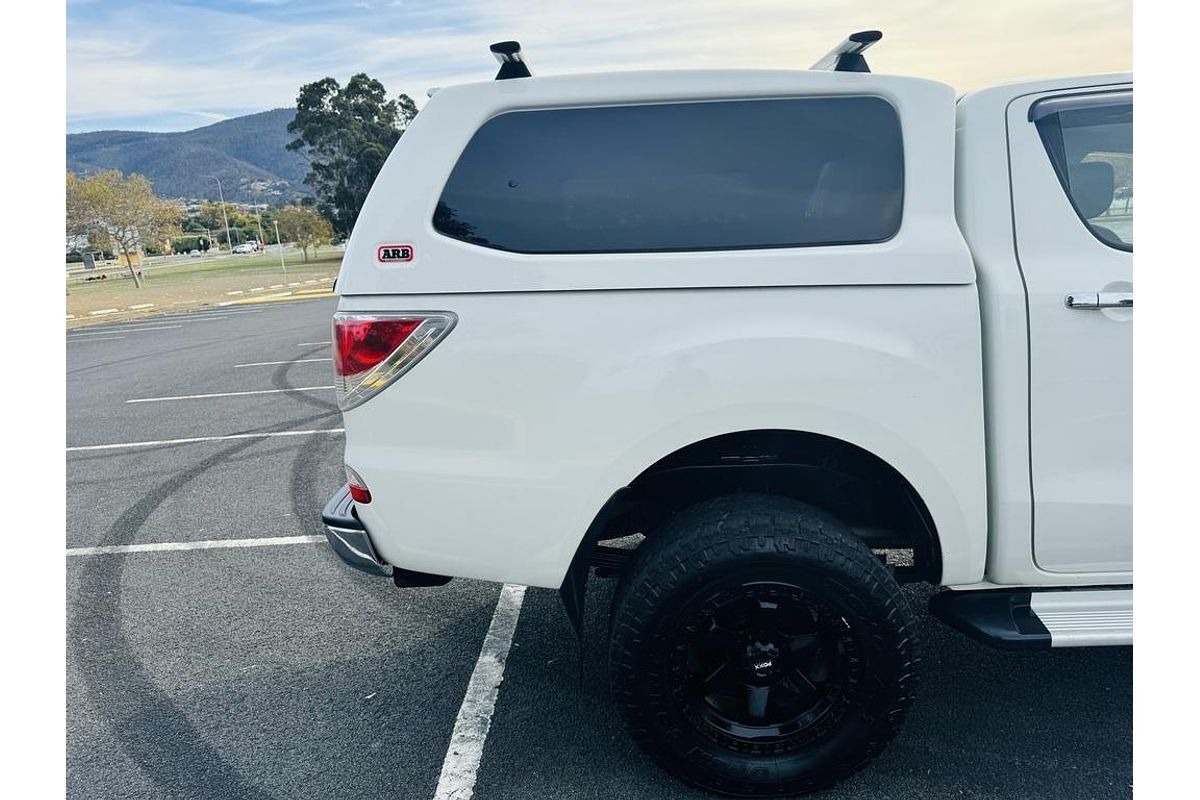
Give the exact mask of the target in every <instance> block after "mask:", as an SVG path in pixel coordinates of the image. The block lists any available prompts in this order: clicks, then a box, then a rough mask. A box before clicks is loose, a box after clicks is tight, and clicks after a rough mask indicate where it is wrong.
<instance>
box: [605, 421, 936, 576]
mask: <svg viewBox="0 0 1200 800" xmlns="http://www.w3.org/2000/svg"><path fill="white" fill-rule="evenodd" d="M739 492H765V493H769V494H779V495H782V496H786V497H791V498H794V499H797V500H802V501H804V502H806V503H809V504H811V505H814V506H816V507H818V508H822V509H824V510H826V511H828V512H830V513H832V514H833V515H834V516H837V517H838V518H839V519H840V520H842V521H843V522H845V523H846V524H847V525H849V526H850V527H851V528H852V529H853V530H854V531H855V533H856V534H858V535H859V536H860V537H861V538H862V539H864V541H865V542H866V543H867V544H868V545H869V546H871V547H872V548H875V549H904V550H911V551H912V555H913V562H914V563H913V565H912V567H910V568H907V569H905V570H904V575H905V577H906V578H908V579H912V580H920V581H928V582H931V583H937V582H938V581H939V580H940V578H941V573H942V547H941V539H940V537H939V534H938V530H937V525H936V523H935V521H934V517H933V515H932V514H931V513H930V509H929V506H928V505H927V503H926V501H925V499H924V498H923V497H922V496H921V494H920V493H919V492H918V491H917V489H916V488H915V487H914V486H913V484H912V482H910V481H909V480H908V479H907V478H906V477H905V476H904V475H903V474H902V473H901V472H900V470H898V469H897V468H896V467H894V466H893V465H892V464H891V463H889V462H888V461H886V460H885V459H883V458H881V457H880V456H878V455H876V454H875V453H873V452H871V451H870V450H867V449H865V448H863V447H861V446H859V445H857V444H854V443H851V442H848V441H846V440H844V439H840V438H837V437H834V436H829V435H826V434H821V433H815V432H810V431H799V430H791V429H780V428H763V429H753V430H742V431H735V432H730V433H724V434H719V435H714V436H710V437H708V438H705V439H701V440H699V441H695V442H692V443H690V444H687V445H684V446H682V447H679V448H678V449H676V450H674V451H673V452H671V453H668V454H667V455H665V456H662V457H661V458H659V459H657V460H656V461H655V462H654V463H652V464H651V465H650V466H648V467H646V468H645V469H643V470H642V471H641V472H640V473H639V474H638V475H637V476H636V477H635V478H634V479H633V480H632V481H630V482H629V484H628V485H627V486H626V487H623V488H622V489H621V490H620V491H619V492H618V493H617V494H614V495H613V497H612V498H611V499H610V501H609V502H608V503H606V504H605V506H604V508H603V509H602V510H601V512H600V513H599V514H597V516H596V517H595V519H594V520H593V522H592V524H591V525H590V526H589V529H588V535H587V536H585V538H584V542H583V543H582V544H581V549H583V550H586V551H587V552H588V553H591V552H592V549H593V545H594V544H595V543H596V542H599V541H603V540H611V539H616V538H620V537H623V536H627V535H630V534H636V533H641V534H644V535H653V532H654V530H656V529H657V528H658V527H660V526H661V525H662V524H663V523H664V522H665V521H666V520H667V519H669V518H670V517H671V516H672V515H673V514H675V513H677V512H678V511H680V510H682V509H684V508H687V507H688V506H691V505H694V504H695V503H697V502H700V501H701V500H704V499H707V498H710V497H715V496H719V495H724V494H736V493H739ZM589 540H590V541H589Z"/></svg>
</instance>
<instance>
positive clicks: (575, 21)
mask: <svg viewBox="0 0 1200 800" xmlns="http://www.w3.org/2000/svg"><path fill="white" fill-rule="evenodd" d="M1130 14H1131V11H1130V2H1129V0H1057V2H1045V1H1044V0H1009V1H1008V2H1006V3H1004V4H993V3H986V4H985V3H946V2H932V1H930V0H891V2H885V0H859V2H857V3H855V4H847V3H844V2H833V0H740V2H737V3H732V2H729V1H728V0H688V1H686V2H685V1H684V0H659V2H646V1H645V0H641V1H640V2H637V1H634V0H591V2H587V3H565V2H550V1H549V0H523V2H521V3H497V2H494V0H486V1H485V0H470V1H469V2H457V3H453V2H439V1H438V0H359V1H358V2H354V1H353V0H346V2H343V3H340V4H338V3H329V2H316V1H315V0H292V2H286V3H283V2H279V1H278V0H223V1H222V0H205V2H190V1H189V2H183V1H177V2H173V3H166V2H148V1H147V0H107V2H105V3H78V2H74V3H71V4H69V5H68V11H67V115H68V126H69V128H71V129H73V130H76V129H80V127H81V126H86V125H87V124H89V122H88V121H91V122H93V123H94V122H96V121H99V120H105V119H114V118H135V117H136V118H146V119H153V118H154V117H155V116H156V115H159V116H160V117H162V118H163V119H166V118H168V117H170V118H172V119H174V120H176V124H186V123H185V122H184V120H186V119H187V117H186V116H185V115H187V114H200V115H210V116H214V115H232V113H235V112H237V113H240V112H241V111H242V110H245V109H252V110H257V109H267V108H274V107H279V106H283V105H290V104H291V103H293V102H294V100H295V96H296V92H297V89H298V88H299V87H300V85H301V84H303V83H307V82H309V81H313V80H317V79H319V78H322V77H325V76H327V75H329V76H333V77H335V78H338V79H339V80H343V81H344V80H345V79H346V78H347V77H349V76H350V75H351V74H353V73H355V72H360V71H365V72H368V73H369V74H371V75H372V76H374V77H377V78H379V79H380V80H382V81H383V82H384V85H386V86H387V87H388V89H389V90H390V91H391V92H393V93H394V92H401V91H403V92H407V93H409V94H411V95H412V96H413V97H415V98H418V99H419V100H420V99H422V98H423V97H424V91H425V89H426V88H428V87H430V86H445V85H450V84H453V83H458V82H463V81H469V80H487V79H490V78H491V77H492V75H493V74H494V72H495V66H494V61H493V60H492V59H491V57H490V56H489V54H488V53H487V50H486V45H487V44H488V43H490V42H493V41H498V40H501V39H510V38H515V39H519V40H520V41H521V42H522V44H523V45H524V47H525V51H526V54H527V57H528V59H529V61H530V64H531V66H532V68H533V70H534V73H535V74H539V73H540V74H546V73H566V72H580V71H588V72H591V71H597V70H606V69H642V68H667V67H670V68H716V67H736V68H746V67H764V68H800V69H802V68H805V67H807V66H808V65H809V64H811V63H812V62H813V61H814V60H815V59H816V58H817V57H818V56H820V55H821V54H822V53H824V52H825V51H826V50H828V49H829V47H830V46H831V45H832V44H833V43H834V42H836V41H838V40H839V39H840V38H841V37H843V36H844V35H845V34H846V33H848V32H850V31H852V30H860V29H864V28H875V27H878V28H880V29H882V30H883V31H884V32H885V39H884V41H883V43H881V44H880V45H878V46H876V48H875V49H874V50H873V51H872V58H871V63H872V65H873V67H874V68H875V69H876V70H877V71H880V72H894V73H901V74H912V75H921V76H925V77H931V78H935V79H938V80H943V81H946V82H948V83H951V84H953V85H954V86H956V88H958V89H960V90H965V89H971V88H976V87H978V86H982V85H986V84H990V83H997V82H1001V81H1006V80H1014V79H1018V78H1023V77H1036V76H1044V75H1055V74H1082V73H1090V72H1107V71H1114V70H1122V69H1127V68H1128V67H1129V64H1130V62H1131V27H1132V25H1131V20H1130Z"/></svg>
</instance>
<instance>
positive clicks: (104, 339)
mask: <svg viewBox="0 0 1200 800" xmlns="http://www.w3.org/2000/svg"><path fill="white" fill-rule="evenodd" d="M81 338H83V337H81V336H72V337H71V339H67V341H68V342H69V341H71V340H72V339H81ZM124 338H125V337H124V336H97V337H96V338H95V339H88V341H89V342H107V341H111V340H112V339H124Z"/></svg>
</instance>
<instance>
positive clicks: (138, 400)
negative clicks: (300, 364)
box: [125, 386, 333, 403]
mask: <svg viewBox="0 0 1200 800" xmlns="http://www.w3.org/2000/svg"><path fill="white" fill-rule="evenodd" d="M332 388H333V387H332V386H297V387H296V388H294V389H255V390H253V391H250V392H213V393H212V394H177V395H173V396H170V397H138V398H135V399H133V400H126V401H125V402H126V403H163V402H167V401H170V400H208V399H210V398H213V397H248V396H250V395H252V394H282V393H284V392H323V391H326V390H329V389H332Z"/></svg>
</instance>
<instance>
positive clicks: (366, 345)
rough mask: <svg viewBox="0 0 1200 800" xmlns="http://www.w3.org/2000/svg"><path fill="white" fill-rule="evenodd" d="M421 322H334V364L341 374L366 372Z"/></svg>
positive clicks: (362, 320) (387, 320) (391, 320)
mask: <svg viewBox="0 0 1200 800" xmlns="http://www.w3.org/2000/svg"><path fill="white" fill-rule="evenodd" d="M420 324H421V320H419V319H376V320H367V319H347V320H345V321H343V322H342V323H341V324H335V325H334V326H333V332H334V335H335V336H337V344H336V346H335V347H334V349H333V353H334V356H335V357H336V358H335V360H334V362H333V368H334V369H336V370H337V374H338V375H341V376H343V377H344V376H346V375H357V374H358V373H360V372H366V371H367V370H369V369H370V368H371V367H374V366H376V365H378V364H379V362H380V361H383V360H384V359H385V358H387V357H388V356H390V355H391V354H392V353H394V352H396V348H397V347H399V346H400V345H401V344H403V343H404V340H405V339H407V338H408V337H409V335H410V334H411V333H412V332H413V331H415V330H416V329H417V326H418V325H420Z"/></svg>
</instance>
